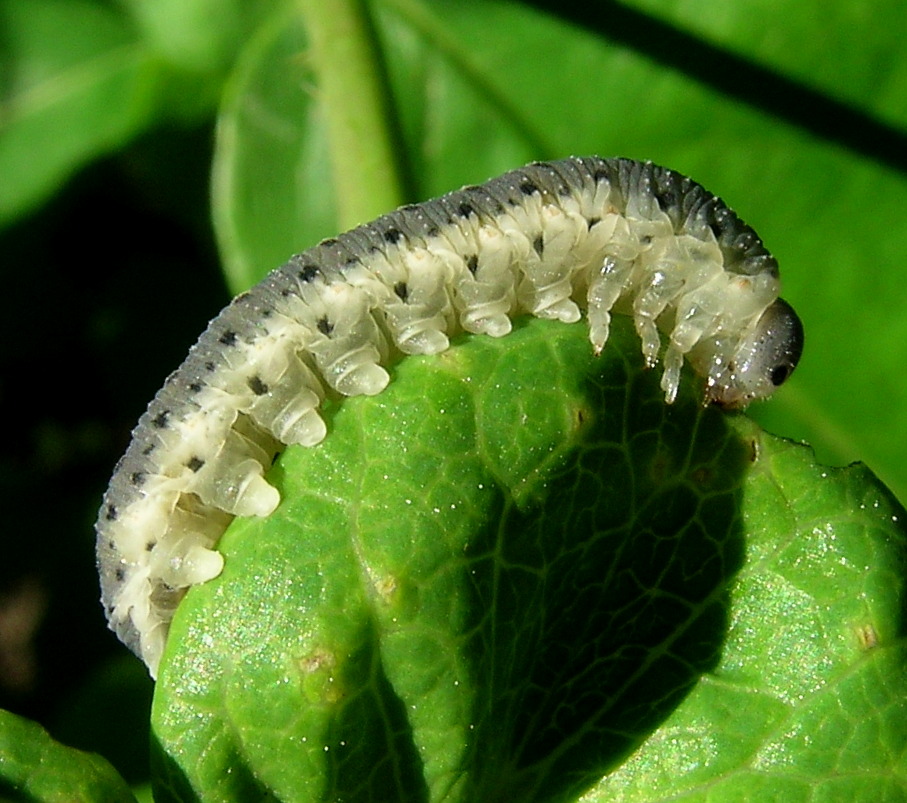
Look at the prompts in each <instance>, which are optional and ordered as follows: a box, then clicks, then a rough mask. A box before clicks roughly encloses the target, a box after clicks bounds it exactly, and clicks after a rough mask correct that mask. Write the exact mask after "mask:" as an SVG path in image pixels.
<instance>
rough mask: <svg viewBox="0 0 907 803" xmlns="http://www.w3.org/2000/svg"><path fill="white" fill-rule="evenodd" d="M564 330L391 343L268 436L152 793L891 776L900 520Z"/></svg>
mask: <svg viewBox="0 0 907 803" xmlns="http://www.w3.org/2000/svg"><path fill="white" fill-rule="evenodd" d="M584 329H585V327H584V326H583V325H582V324H579V325H574V326H566V325H563V324H559V323H551V322H541V321H532V322H530V323H527V324H525V325H524V326H521V327H520V328H519V329H518V330H517V331H515V332H514V333H512V334H511V335H509V336H507V337H505V338H502V339H500V340H497V341H495V340H491V339H489V338H464V339H463V341H462V342H460V343H458V344H457V345H455V346H454V347H453V348H452V349H451V351H450V352H448V353H446V354H443V355H440V356H437V357H431V358H407V359H406V360H404V361H403V362H401V363H400V364H399V366H398V368H397V369H396V372H395V374H396V375H395V377H394V381H393V382H392V384H391V385H390V387H389V388H388V389H387V390H386V391H385V392H384V393H382V394H381V395H380V396H378V397H375V398H373V399H364V398H358V399H351V400H346V401H344V402H343V403H342V404H340V405H338V406H337V407H336V409H335V410H334V411H333V413H332V416H331V431H330V433H329V435H328V437H327V439H326V440H325V441H324V443H323V444H322V445H320V446H318V447H316V448H313V449H302V448H299V449H291V450H288V451H287V452H286V453H285V455H284V456H283V457H282V458H281V459H280V461H279V462H278V464H277V465H276V466H275V468H274V469H273V470H272V472H271V475H270V476H271V479H272V480H273V481H275V482H276V483H277V484H278V486H279V487H280V489H281V492H282V494H283V498H284V502H283V503H282V504H281V506H280V508H279V509H278V510H277V511H276V512H275V513H274V514H273V515H272V516H271V517H270V518H268V519H267V520H264V521H261V520H254V521H253V520H244V521H237V522H235V523H234V525H233V526H232V527H231V529H230V530H228V532H227V534H226V535H225V536H224V538H223V540H222V542H221V548H222V550H223V552H224V555H225V557H226V568H225V570H224V573H223V575H222V576H221V577H220V578H218V579H216V580H214V581H211V582H209V583H207V584H205V585H203V586H199V587H197V588H195V589H193V590H192V591H191V592H190V593H189V595H188V596H187V597H186V599H185V600H184V601H183V603H182V605H181V607H180V609H179V611H178V613H177V618H176V620H175V621H174V628H173V631H172V633H171V636H170V638H171V644H170V646H169V658H168V659H166V660H165V663H164V665H163V667H162V671H161V674H160V677H159V681H158V686H157V689H156V696H155V711H154V721H155V734H156V739H157V740H158V743H159V750H160V759H159V760H160V769H161V774H162V777H163V778H164V782H163V783H164V787H165V788H164V791H165V792H166V793H169V794H172V795H173V799H193V795H198V797H199V799H250V798H251V797H255V796H259V795H273V796H274V797H275V798H276V799H278V800H286V801H291V800H292V801H307V800H313V801H314V800H335V799H342V800H350V801H365V800H375V801H377V800H382V801H389V800H401V801H403V800H406V801H410V800H426V801H428V800H432V801H434V800H445V801H456V800H462V801H473V800H483V801H496V800H500V801H505V800H522V801H553V800H576V799H577V798H578V796H579V795H580V794H581V793H583V792H584V791H586V790H587V789H588V788H589V787H594V785H595V784H596V783H599V782H600V783H601V786H600V787H599V788H598V789H597V790H596V791H595V792H590V793H589V795H591V797H588V798H587V799H590V800H599V799H600V800H610V799H614V795H615V794H622V795H623V796H624V797H623V798H622V799H625V800H632V801H636V800H639V801H644V800H645V801H647V800H657V799H668V798H670V797H671V796H672V795H675V794H680V793H684V794H687V796H688V798H689V799H691V800H693V799H697V800H698V799H703V800H704V799H706V797H707V796H708V794H710V793H709V789H710V788H711V786H712V785H714V784H716V783H720V784H721V785H722V787H723V788H724V789H725V790H726V793H727V795H729V799H753V800H756V799H760V798H759V797H758V795H756V796H751V792H752V790H754V789H755V790H758V789H760V788H772V789H774V788H782V789H784V790H785V796H784V797H783V799H785V800H791V801H797V800H808V799H811V798H810V795H812V794H813V793H814V792H815V791H816V790H817V789H823V788H829V787H834V788H837V789H840V788H843V787H844V786H846V787H847V788H849V789H875V788H878V787H877V784H878V782H879V781H880V780H881V781H883V782H884V784H885V787H886V789H888V790H889V791H890V792H892V793H896V794H901V795H903V794H905V792H907V777H905V772H907V767H905V765H904V761H903V755H904V750H905V747H907V718H905V716H904V715H905V713H907V711H905V707H907V703H905V700H907V688H905V676H904V673H903V671H902V668H903V664H904V657H905V656H904V646H903V643H902V640H901V631H902V629H903V621H902V605H901V600H902V599H903V594H904V591H905V589H904V576H905V574H904V569H905V568H907V566H905V560H907V555H905V547H907V541H905V533H904V530H903V521H904V512H903V511H902V510H901V509H900V508H899V507H898V506H897V505H896V503H894V502H893V501H892V499H891V497H890V496H889V495H888V494H887V493H886V492H885V491H884V489H883V488H882V487H881V486H880V485H879V484H878V482H877V481H876V480H875V479H874V478H873V477H871V475H869V474H868V472H866V471H865V470H863V469H860V468H854V469H847V470H839V471H835V472H832V473H831V474H829V472H828V471H827V470H825V469H822V468H821V467H817V466H816V465H815V464H814V462H813V459H812V457H811V454H810V452H809V450H808V449H806V448H805V447H802V446H796V445H793V444H790V443H788V442H785V441H782V440H779V439H775V438H772V437H771V436H768V435H765V434H764V433H762V432H761V431H760V430H758V428H757V427H756V426H755V425H753V424H752V423H751V422H749V421H748V420H747V419H746V418H744V417H729V416H727V415H725V414H723V413H721V412H719V411H717V410H715V409H703V408H702V407H701V406H700V405H699V404H698V401H697V397H698V394H697V393H695V392H694V384H695V383H694V382H693V381H692V379H691V378H689V377H688V378H687V380H688V381H687V382H685V385H684V389H685V393H684V397H683V398H682V400H681V401H680V402H679V403H678V404H676V405H675V406H670V407H669V406H666V405H665V404H664V401H663V397H662V394H661V392H660V391H659V389H658V387H657V376H656V375H655V373H654V372H646V371H643V370H642V367H641V358H640V357H639V354H638V344H637V342H636V338H635V334H634V333H633V331H632V326H631V325H630V324H629V322H628V321H625V320H624V321H620V322H619V326H618V329H617V332H616V333H615V336H614V342H612V343H609V346H608V348H607V349H606V350H605V352H604V353H603V354H602V355H601V357H599V358H596V357H594V356H593V355H592V354H591V349H590V348H589V346H588V342H587V340H586V337H585V331H584ZM187 723H191V725H192V726H191V727H187ZM637 748H639V750H638V752H637V753H636V754H635V755H634V756H633V758H632V759H631V760H630V761H629V762H627V758H628V756H629V755H631V754H632V753H633V751H634V750H636V749H637ZM869 753H871V754H872V755H871V756H868V754H869ZM678 767H686V768H687V769H689V770H690V771H689V772H682V773H681V772H678V771H677V768H678ZM842 773H844V774H845V776H846V777H844V778H843V779H842V778H839V777H838V776H839V775H841V774H842ZM603 777H604V778H605V780H603V781H602V780H601V779H602V778H603ZM753 778H757V779H761V781H760V783H762V784H763V785H764V787H763V786H760V785H759V784H757V785H755V786H754V785H753ZM653 793H654V794H653ZM752 794H755V793H752ZM748 795H749V796H750V797H747V796H748ZM164 799H168V797H167V795H166V794H165V795H164ZM708 799H712V798H708ZM826 799H844V798H834V797H832V798H826Z"/></svg>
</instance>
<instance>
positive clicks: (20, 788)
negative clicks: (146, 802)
mask: <svg viewBox="0 0 907 803" xmlns="http://www.w3.org/2000/svg"><path fill="white" fill-rule="evenodd" d="M0 798H2V799H3V800H10V801H23V803H30V802H31V801H42V802H43V803H81V802H82V801H84V803H97V801H101V800H103V801H110V803H119V802H120V801H123V803H125V802H126V801H132V803H135V798H134V797H133V796H132V793H131V792H130V791H129V787H128V786H127V785H126V782H125V781H123V779H122V778H121V777H120V776H119V775H118V774H117V772H116V770H114V768H113V767H111V766H110V764H108V763H107V761H105V760H104V759H103V758H101V757H100V756H97V755H94V754H93V753H83V752H82V751H81V750H74V749H73V748H71V747H66V746H65V745H62V744H60V743H59V742H55V741H54V740H53V739H51V738H50V736H48V734H47V731H45V730H44V729H43V728H42V727H41V726H40V725H38V724H37V723H35V722H30V721H29V720H27V719H23V718H22V717H17V716H16V715H15V714H10V713H9V712H8V711H0Z"/></svg>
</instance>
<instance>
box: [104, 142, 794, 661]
mask: <svg viewBox="0 0 907 803" xmlns="http://www.w3.org/2000/svg"><path fill="white" fill-rule="evenodd" d="M777 298H778V271H777V265H776V263H775V261H774V259H773V258H772V257H771V255H770V254H768V252H767V251H766V250H765V249H764V247H763V246H762V243H761V241H760V240H759V239H758V237H756V235H755V234H754V233H753V232H752V230H751V229H749V228H748V227H747V226H746V225H745V224H743V223H742V222H741V221H740V220H739V219H738V218H737V217H736V216H735V215H734V214H733V213H732V212H731V211H730V210H728V209H727V207H725V206H724V204H722V203H721V202H720V201H719V200H718V199H717V198H715V197H714V196H713V195H711V194H710V193H708V192H707V191H706V190H704V189H703V188H702V187H700V186H699V185H698V184H695V183H694V182H692V181H690V180H689V179H686V178H684V177H683V176H680V175H679V174H677V173H673V172H672V171H669V170H665V169H663V168H659V167H656V166H654V165H651V164H649V163H639V162H633V161H629V160H624V159H610V160H603V159H598V158H588V159H569V160H564V161H561V162H552V163H543V164H535V165H530V166H528V167H526V168H523V169H520V170H516V171H513V172H511V173H507V174H505V175H504V176H501V177H500V178H497V179H492V180H491V181H489V182H487V183H486V184H484V185H482V186H480V187H469V188H465V189H463V190H460V191H458V192H455V193H451V194H450V195H447V196H444V197H443V198H440V199H437V200H434V201H428V202H426V203H424V204H419V205H416V206H411V207H404V208H402V209H400V210H398V211H396V212H394V213H392V214H390V215H386V216H384V217H382V218H380V219H378V220H377V221H375V222H374V223H371V224H368V225H365V226H361V227H359V228H358V229H355V230H353V231H351V232H348V233H346V234H344V235H340V237H338V238H337V239H336V240H328V241H325V242H323V243H321V244H319V245H318V246H315V247H314V248H312V249H310V250H309V251H306V252H304V253H302V254H300V255H298V256H296V257H293V258H292V259H291V260H290V261H289V262H288V263H287V264H286V265H284V266H283V267H281V268H279V269H278V270H276V271H274V272H273V273H272V274H270V275H269V276H268V277H267V278H266V279H265V280H264V281H263V282H262V283H261V284H259V285H258V286H256V287H255V288H253V289H252V290H250V291H249V292H248V293H245V294H243V295H242V296H240V297H238V298H237V299H235V300H234V302H233V303H232V304H231V305H230V306H228V307H227V308H226V309H225V310H224V311H223V312H222V313H221V314H220V315H219V316H218V317H217V318H215V319H214V320H213V321H212V322H211V324H210V326H209V327H208V329H207V331H206V332H205V333H204V334H203V335H202V337H201V339H200V340H199V342H198V344H196V346H194V347H193V349H192V350H191V352H190V354H189V356H188V357H187V359H186V361H185V362H184V363H183V365H182V366H181V367H180V368H179V369H178V370H177V371H176V372H174V374H172V375H171V376H170V377H169V378H168V380H167V382H166V384H165V385H164V387H163V388H162V389H161V391H160V392H159V393H158V395H157V396H156V397H155V399H154V400H153V401H152V403H151V405H150V406H149V408H148V411H147V412H146V413H145V415H144V416H143V417H142V419H141V420H140V422H139V425H138V427H137V428H136V430H135V431H134V433H133V440H132V443H131V444H130V447H129V449H128V450H127V452H126V454H125V455H124V457H123V458H122V460H121V461H120V463H119V464H118V466H117V468H116V471H115V473H114V475H113V478H112V480H111V483H110V487H109V489H108V491H107V493H106V495H105V498H104V504H103V506H102V508H101V511H100V515H99V518H98V522H97V527H96V529H97V534H98V546H97V552H98V567H99V571H100V575H101V588H102V601H103V604H104V606H105V610H106V612H107V616H108V620H109V623H110V627H111V628H112V629H113V630H115V631H116V633H117V634H118V635H119V636H120V638H121V639H122V640H123V641H124V642H125V643H126V644H127V645H128V646H129V647H130V648H131V649H132V650H133V651H135V652H136V654H138V655H139V656H140V657H141V658H142V659H143V660H144V661H145V663H146V664H147V665H148V668H149V670H150V672H151V674H152V676H154V675H155V674H156V671H157V666H158V662H159V660H160V656H161V653H162V651H163V648H164V645H165V642H166V637H167V630H168V627H169V622H170V620H171V618H172V616H173V612H174V610H175V608H176V606H177V604H178V603H179V601H180V599H181V598H182V596H183V594H184V593H185V591H186V589H187V588H188V587H189V586H191V585H194V584H196V583H201V582H205V581H206V580H209V579H211V578H213V577H216V576H217V575H218V574H219V573H220V571H221V569H222V566H223V558H222V557H221V555H220V554H219V553H218V552H217V551H216V549H215V547H216V545H217V542H218V539H219V538H220V536H221V534H222V533H223V532H224V530H225V529H226V527H227V525H228V524H229V522H230V521H231V520H232V518H233V517H234V516H237V515H239V516H250V515H254V516H266V515H268V514H269V513H271V512H272V511H273V510H274V508H275V507H276V506H277V505H278V503H279V501H280V500H279V494H278V492H277V491H276V490H275V489H274V488H273V487H272V486H270V485H269V484H268V483H267V481H266V480H265V479H264V477H263V474H264V472H265V470H266V469H267V468H268V467H269V466H270V465H271V462H272V460H273V458H274V456H275V455H276V454H277V453H279V452H280V451H282V449H283V448H284V447H285V446H286V445H288V444H293V443H295V444H301V445H304V446H312V445H314V444H317V443H319V442H320V441H321V440H322V439H323V438H324V437H325V433H326V428H325V425H324V422H323V421H322V419H321V417H320V415H319V406H320V404H321V402H322V401H323V399H324V398H325V395H326V394H328V393H335V394H341V395H345V396H353V395H359V394H367V395H373V394H376V393H380V392H381V391H382V390H383V389H384V388H385V386H386V385H387V383H388V380H389V375H388V373H387V371H386V370H385V368H384V367H383V366H384V365H385V364H386V363H387V361H388V360H389V359H393V358H395V357H396V356H399V355H401V354H403V355H405V354H435V353H438V352H440V351H443V350H444V349H446V348H447V347H448V345H449V338H450V337H451V335H452V334H454V333H456V332H459V331H467V332H472V333H477V334H488V335H491V336H493V337H501V336H504V335H506V334H508V333H509V332H510V330H511V319H512V318H513V317H515V316H519V315H534V316H537V317H540V318H549V319H555V320H560V321H564V322H574V321H577V320H579V319H580V318H581V316H582V315H583V314H585V315H586V317H587V320H588V322H589V337H590V341H591V343H592V346H593V347H594V349H596V350H597V351H601V350H602V349H603V348H604V347H605V344H606V342H607V340H608V332H609V325H610V319H611V314H612V313H623V314H629V315H632V316H633V319H634V321H635V325H636V330H637V332H638V333H639V336H640V339H641V342H642V351H643V354H644V355H645V358H646V361H647V362H648V363H649V364H650V365H655V364H656V363H657V361H658V360H659V357H661V359H662V361H663V364H664V373H663V378H662V387H663V389H664V391H665V396H666V399H667V401H668V402H669V403H670V402H671V401H673V399H674V397H675V395H676V392H677V387H678V383H679V381H680V371H681V367H682V364H683V360H684V358H687V359H689V360H690V362H691V364H692V365H693V367H694V368H695V369H696V371H697V372H698V373H699V374H700V375H702V376H703V377H705V379H706V385H707V388H708V394H709V398H711V399H714V400H718V401H721V402H724V403H727V404H737V405H740V404H745V403H746V402H747V401H749V399H750V398H753V397H759V396H765V395H768V393H770V392H771V390H772V389H773V387H774V386H775V385H778V384H780V383H781V382H783V381H784V379H786V378H787V376H788V375H789V373H790V371H791V370H793V366H794V365H795V364H796V360H797V358H798V357H799V345H798V343H796V342H794V341H796V340H797V338H799V339H800V340H802V330H800V329H799V328H798V327H799V322H798V321H797V320H796V316H794V315H793V312H792V311H790V312H789V314H788V311H789V310H790V308H789V307H787V305H786V304H784V302H781V301H776V300H777ZM779 305H783V307H782V306H779ZM769 308H772V315H773V316H774V317H773V318H772V324H771V326H768V328H766V326H767V324H766V323H765V321H766V320H767V318H763V316H764V314H765V313H766V310H768V309H769ZM784 327H787V328H784ZM781 329H783V332H782V331H780V330H781ZM782 336H783V338H786V339H783V342H781V345H779V338H781V337H782ZM663 341H664V342H663ZM766 355H771V356H770V357H769V356H766ZM769 359H770V361H771V364H770V365H768V366H767V367H766V365H765V364H764V363H765V361H766V360H769ZM744 365H745V366H746V368H745V369H744V368H743V367H742V366H744ZM767 371H769V373H767ZM766 377H768V379H766Z"/></svg>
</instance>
